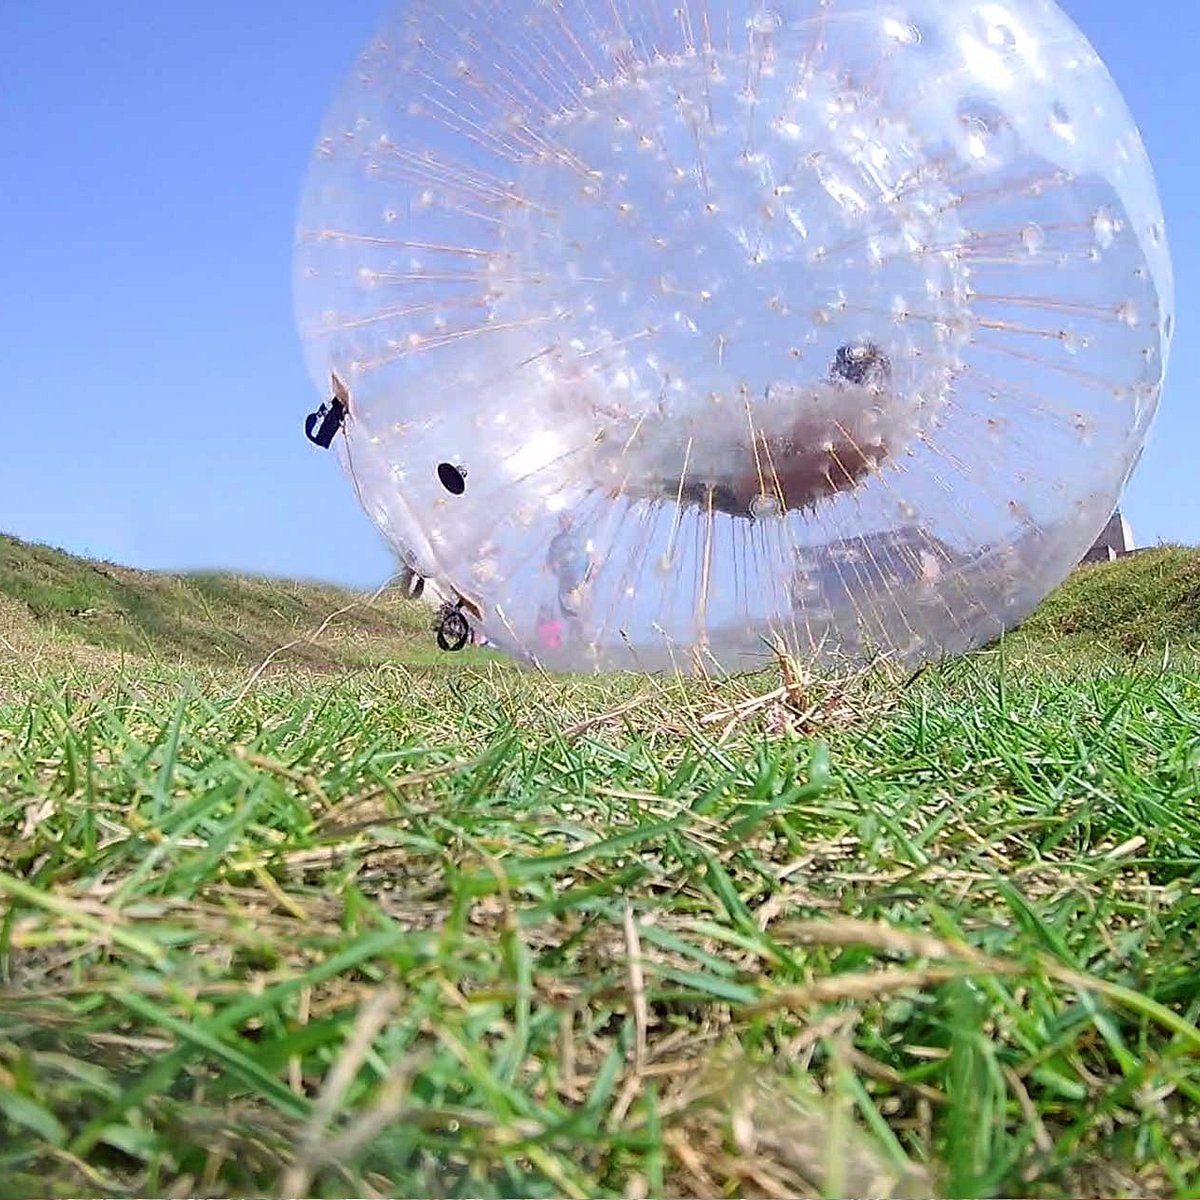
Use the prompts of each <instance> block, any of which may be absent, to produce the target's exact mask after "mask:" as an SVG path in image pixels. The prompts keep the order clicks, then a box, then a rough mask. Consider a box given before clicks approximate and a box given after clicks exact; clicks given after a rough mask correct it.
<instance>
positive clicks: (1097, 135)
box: [296, 0, 1173, 670]
mask: <svg viewBox="0 0 1200 1200" xmlns="http://www.w3.org/2000/svg"><path fill="white" fill-rule="evenodd" d="M296 290H297V302H298V319H299V323H300V328H301V331H302V335H303V338H304V343H305V347H306V353H307V356H308V363H309V367H310V370H311V373H312V376H313V379H314V382H315V383H316V385H317V386H318V387H319V388H320V389H322V391H323V392H325V394H326V395H328V391H327V389H329V388H330V387H331V386H333V387H336V388H338V389H341V392H342V394H343V395H344V396H345V397H346V409H347V413H346V418H345V423H344V426H343V428H342V433H343V435H344V436H340V437H339V438H338V439H337V442H336V445H337V449H338V453H339V454H340V455H341V456H342V459H343V463H344V467H345V470H346V471H347V473H348V475H349V476H350V480H351V482H352V485H353V487H354V488H355V490H356V492H357V495H358V496H359V498H360V499H361V502H362V504H363V506H364V508H365V509H366V512H367V513H368V514H369V515H370V517H371V518H372V519H373V520H374V521H375V522H376V523H377V524H378V526H379V527H380V529H381V530H382V531H383V532H384V533H385V534H386V535H387V536H388V537H389V538H390V539H391V540H392V541H393V542H394V544H395V545H396V546H397V548H398V549H399V550H400V551H401V553H402V554H403V555H404V556H405V558H406V560H407V562H408V564H409V566H410V567H411V568H412V569H413V570H414V571H416V572H417V573H419V574H420V575H421V576H423V577H424V578H427V579H428V580H430V581H431V583H432V584H433V585H434V587H435V590H436V592H437V594H439V595H441V596H443V597H449V598H450V601H451V604H452V606H453V607H455V608H456V609H457V610H458V612H459V613H460V614H461V615H462V617H464V618H465V620H466V621H467V623H468V624H469V625H471V626H473V627H475V628H476V630H477V632H479V633H481V634H482V635H484V636H486V637H487V638H488V639H490V640H491V641H492V642H493V643H494V644H496V645H497V646H499V647H501V648H503V649H505V650H507V651H509V652H510V653H512V654H514V655H517V656H520V657H522V658H524V659H526V660H534V661H536V662H538V663H541V664H542V665H544V666H545V667H547V668H550V669H565V670H578V669H586V668H612V667H630V668H634V669H645V670H649V669H661V668H663V667H670V666H672V665H675V666H686V665H687V664H696V663H700V664H702V665H708V666H716V667H720V668H727V669H731V670H740V669H752V668H755V667H757V666H760V665H762V664H763V663H764V661H766V660H767V659H768V658H769V657H770V656H771V655H772V654H774V653H777V652H779V651H780V650H784V651H786V652H789V653H792V654H795V655H799V656H802V657H804V658H806V659H810V660H822V659H827V658H831V657H843V656H847V655H850V656H859V655H863V654H868V653H869V654H876V653H885V654H891V655H892V656H894V657H895V658H897V659H900V660H903V661H909V662H912V661H917V660H920V659H923V658H928V657H932V656H940V655H945V654H953V653H958V652H961V651H963V650H966V649H969V648H971V647H973V646H976V645H979V644H981V643H983V642H986V641H988V640H990V639H992V638H994V637H995V636H996V635H997V634H999V633H1000V632H1001V631H1003V630H1004V629H1007V628H1011V627H1012V626H1013V625H1015V624H1017V623H1019V622H1020V621H1021V620H1022V619H1023V618H1024V617H1025V616H1026V615H1027V614H1028V613H1029V612H1030V611H1031V610H1032V609H1033V607H1034V606H1035V605H1036V604H1037V603H1038V602H1039V601H1040V600H1041V599H1042V597H1043V596H1045V594H1046V593H1047V592H1048V591H1050V590H1051V589H1052V588H1053V587H1054V586H1055V585H1056V584H1058V583H1059V582H1060V581H1061V580H1062V579H1063V578H1064V577H1065V576H1066V575H1067V573H1068V572H1069V571H1070V569H1071V568H1072V567H1073V565H1074V564H1076V563H1077V562H1078V561H1079V559H1080V558H1081V557H1082V555H1083V554H1084V553H1085V552H1086V551H1087V549H1088V547H1089V545H1090V544H1091V543H1092V541H1093V540H1094V539H1095V537H1096V536H1097V534H1098V533H1099V531H1100V530H1101V528H1102V527H1103V526H1104V524H1105V522H1106V521H1107V520H1108V518H1109V517H1110V515H1111V514H1112V512H1113V510H1114V508H1115V506H1116V504H1117V501H1118V499H1119V496H1120V493H1121V491H1122V489H1123V487H1124V485H1125V483H1126V481H1127V479H1128V477H1129V475H1130V472H1131V470H1132V469H1133V466H1134V464H1135V463H1136V461H1137V459H1138V456H1139V453H1140V451H1141V448H1142V445H1143V441H1144V439H1145V436H1146V433H1147V430H1148V427H1149V425H1150V423H1151V421H1152V419H1153V417H1154V414H1155V410H1156V408H1157V405H1158V401H1159V395H1160V391H1161V388H1162V384H1163V377H1164V371H1165V368H1166V362H1167V354H1168V348H1169V344H1170V340H1171V333H1172V311H1173V284H1172V274H1171V262H1170V257H1169V253H1168V249H1167V242H1166V237H1165V234H1164V229H1163V219H1162V211H1161V207H1160V202H1159V199H1158V195H1157V192H1156V187H1155V181H1154V178H1153V173H1152V170H1151V166H1150V163H1149V162H1148V160H1147V156H1146V152H1145V149H1144V147H1143V144H1142V142H1141V140H1140V138H1139V136H1138V132H1137V130H1136V128H1135V126H1134V123H1133V120H1132V118H1131V116H1130V114H1129V112H1128V110H1127V108H1126V106H1125V104H1124V103H1123V101H1122V98H1121V95H1120V94H1119V92H1118V89H1117V87H1116V85H1115V84H1114V82H1113V80H1112V78H1111V77H1110V75H1109V74H1108V72H1107V70H1106V69H1105V67H1104V65H1103V63H1102V62H1101V61H1100V59H1099V58H1098V57H1097V55H1096V52H1095V51H1094V50H1093V49H1092V47H1091V46H1090V45H1089V44H1088V42H1087V40H1086V39H1085V38H1084V36H1083V34H1081V33H1080V31H1079V30H1078V29H1077V28H1076V27H1075V26H1074V25H1073V24H1072V23H1071V21H1070V20H1069V19H1068V18H1067V17H1066V16H1065V15H1064V14H1063V13H1062V12H1061V11H1060V10H1059V9H1058V8H1057V7H1055V5H1054V4H1052V3H1050V2H1049V0H1005V2H1002V3H1001V2H995V3H993V2H988V0H879V2H876V3H871V2H870V0H865V2H864V0H853V2H851V0H779V2H778V3H774V4H770V5H765V6H764V5H761V4H757V3H744V2H741V0H669V2H668V0H437V2H436V3H432V2H430V3H423V2H421V3H411V4H408V5H405V6H404V7H402V8H401V9H400V10H399V11H398V12H397V13H396V14H395V16H394V18H393V19H392V20H391V21H390V23H389V24H388V25H387V27H386V28H385V29H384V31H383V32H382V33H381V35H380V36H378V37H377V38H376V39H375V40H374V41H373V42H372V43H371V45H370V46H369V48H368V49H367V50H366V52H365V53H364V54H363V56H362V57H361V59H360V60H359V62H358V63H357V65H356V66H355V68H354V70H353V72H352V74H351V75H350V77H349V79H348V81H347V82H346V85H345V87H344V90H343V91H342V93H341V95H340V96H339V97H338V98H337V100H336V102H335V103H334V104H333V107H332V109H331V111H330V112H329V115H328V118H327V120H326V123H325V126H324V129H323V131H322V132H321V134H320V138H319V144H318V146H317V149H316V153H315V157H314V160H313V163H312V167H311V172H310V175H309V178H308V181H307V187H306V191H305V193H304V197H303V202H302V210H301V216H300V225H299V233H298V243H297V263H296Z"/></svg>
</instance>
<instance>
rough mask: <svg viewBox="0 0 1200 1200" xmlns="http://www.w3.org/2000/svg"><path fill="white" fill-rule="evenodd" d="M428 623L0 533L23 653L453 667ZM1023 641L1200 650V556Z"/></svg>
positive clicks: (1074, 595) (1080, 590)
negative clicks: (274, 656) (98, 557)
mask: <svg viewBox="0 0 1200 1200" xmlns="http://www.w3.org/2000/svg"><path fill="white" fill-rule="evenodd" d="M342 610H345V611H342ZM333 614H337V616H336V617H335V618H334V619H333V620H330V617H331V616H332V615H333ZM325 622H328V624H327V625H325V628H324V629H322V632H321V636H320V637H319V638H313V637H312V636H311V635H312V634H313V633H314V632H315V631H316V630H317V629H319V628H321V626H322V625H323V624H324V623H325ZM429 625H430V615H429V611H428V609H427V607H425V606H423V605H420V604H417V603H414V602H412V601H409V600H407V599H406V598H404V597H403V596H402V595H401V594H399V593H398V592H385V593H384V594H383V595H381V596H380V597H378V598H375V599H372V598H371V597H369V596H368V595H365V594H360V593H355V592H351V591H348V590H346V589H344V588H339V587H336V586H333V585H330V584H323V583H304V582H297V581H292V580H276V579H268V578H258V577H252V576H246V575H237V574H232V573H227V572H215V571H214V572H199V573H181V574H175V573H166V572H156V571H140V570H134V569H131V568H128V567H122V566H118V565H114V564H111V563H103V562H95V561H92V560H89V559H84V558H79V557H77V556H75V555H72V554H67V553H66V552H64V551H61V550H56V549H52V548H50V547H48V546H41V545H33V544H30V543H27V542H22V541H19V540H17V539H15V538H11V537H6V536H4V535H0V636H3V637H4V638H5V639H6V640H7V641H8V642H9V644H10V646H11V647H13V648H14V649H16V648H17V646H18V644H20V643H26V644H34V645H37V646H39V647H43V646H44V645H45V643H46V640H47V638H49V639H50V640H51V642H52V643H53V644H55V645H58V646H60V647H68V646H72V645H76V646H79V645H82V646H85V647H91V648H93V649H94V650H96V651H100V652H105V651H107V652H118V653H124V654H130V655H135V656H148V657H151V658H157V659H164V660H168V661H179V660H184V661H193V662H198V663H204V664H207V665H212V666H221V665H227V666H244V665H246V664H247V663H252V662H259V661H261V660H262V659H263V658H264V657H265V656H267V655H268V654H271V653H272V652H273V651H277V650H279V648H280V647H282V646H285V645H288V644H289V643H292V642H295V643H296V644H295V645H289V646H288V649H287V650H286V651H285V652H284V653H283V654H281V655H279V656H278V661H279V662H280V663H281V664H287V665H289V666H291V667H293V668H295V667H307V668H310V669H316V670H330V669H337V668H340V667H355V666H370V665H372V664H376V663H380V662H396V661H401V662H407V663H421V662H427V661H433V660H435V659H437V658H439V657H441V658H443V659H444V656H439V654H438V651H437V650H436V647H435V646H434V644H433V639H432V637H431V634H430V630H429ZM30 639H32V641H30ZM1018 641H1019V642H1020V644H1021V645H1022V646H1024V647H1025V648H1027V649H1030V650H1036V649H1038V648H1039V647H1040V646H1042V645H1045V646H1046V648H1051V647H1053V648H1055V649H1065V650H1084V651H1101V652H1103V651H1111V652H1115V653H1117V654H1130V653H1135V652H1139V651H1155V650H1158V649H1161V648H1163V647H1164V646H1168V645H1170V646H1173V647H1177V648H1185V649H1186V648H1191V647H1193V646H1196V645H1200V550H1197V549H1193V548H1188V547H1181V546H1164V547H1160V548H1156V549H1153V550H1146V551H1142V552H1141V553H1139V554H1135V555H1131V556H1129V557H1127V558H1124V559H1121V560H1118V561H1117V562H1112V563H1101V564H1098V565H1095V566H1088V567H1081V568H1080V569H1079V570H1077V571H1075V572H1074V573H1073V574H1072V576H1071V578H1070V579H1068V580H1067V581H1066V583H1065V584H1064V585H1063V586H1062V587H1061V588H1059V589H1058V590H1057V591H1055V592H1054V593H1053V594H1052V595H1051V596H1050V597H1049V598H1048V599H1047V600H1046V602H1045V603H1044V604H1043V605H1042V606H1041V608H1039V609H1038V611H1037V612H1036V613H1035V614H1034V615H1033V617H1031V618H1030V620H1029V621H1027V622H1026V623H1025V625H1024V626H1023V627H1022V628H1021V630H1020V632H1019V635H1018Z"/></svg>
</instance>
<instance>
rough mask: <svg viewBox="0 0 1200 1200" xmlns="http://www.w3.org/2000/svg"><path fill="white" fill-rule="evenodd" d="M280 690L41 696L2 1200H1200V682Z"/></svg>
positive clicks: (15, 671)
mask: <svg viewBox="0 0 1200 1200" xmlns="http://www.w3.org/2000/svg"><path fill="white" fill-rule="evenodd" d="M245 682H246V673H245V672H221V671H218V670H210V671H208V672H207V674H200V675H198V674H196V673H195V672H190V673H189V672H184V671H180V670H178V669H175V668H166V667H160V668H157V669H155V668H153V667H147V666H145V665H144V664H143V665H141V666H139V668H138V669H137V670H136V671H133V670H129V671H127V672H126V673H125V674H124V675H120V674H113V673H111V672H99V671H97V670H95V669H94V668H92V669H88V668H70V667H62V668H60V669H59V670H58V671H57V673H55V674H54V675H53V676H51V677H46V678H36V677H35V672H33V671H31V670H29V669H28V668H23V667H21V666H17V665H10V666H9V667H8V668H7V670H6V671H5V674H4V678H3V681H2V682H0V688H2V689H3V694H4V696H5V700H4V702H3V704H2V705H0V780H2V781H3V782H2V783H0V796H2V797H3V799H2V801H0V839H3V840H2V841H0V872H2V873H0V892H2V893H3V894H4V896H5V898H6V901H5V903H6V905H7V915H6V916H5V917H4V919H3V922H2V924H0V1130H2V1133H0V1195H3V1196H13V1197H16V1196H43V1195H72V1196H84V1195H97V1196H100V1195H103V1196H124V1195H131V1196H132V1195H160V1194H172V1195H188V1196H194V1195H239V1194H257V1195H263V1194H266V1195H271V1194H278V1195H321V1196H351V1195H353V1196H363V1195H389V1196H390V1195H462V1196H562V1195H571V1196H593V1195H614V1196H620V1195H627V1194H650V1195H663V1194H674V1195H697V1196H699V1195H718V1194H742V1195H760V1196H775V1195H799V1194H811V1195H818V1194H825V1195H928V1194H933V1193H936V1194H942V1195H948V1196H951V1195H952V1196H1017V1195H1037V1196H1053V1195H1073V1196H1074V1195H1085V1194H1093V1195H1094V1194H1104V1195H1113V1196H1116V1195H1163V1196H1166V1195H1185V1194H1197V1191H1198V1187H1197V1180H1198V1179H1200V1175H1198V1173H1197V1163H1198V1159H1200V1137H1198V1135H1197V1132H1196V1130H1197V1128H1198V1127H1200V1124H1198V1122H1197V1113H1198V1108H1197V1099H1198V1098H1200V1029H1198V1028H1197V1024H1196V1022H1197V1020H1198V1018H1200V937H1198V912H1200V888H1198V887H1197V880H1198V878H1200V848H1198V846H1197V837H1196V828H1197V818H1198V817H1200V799H1198V797H1200V735H1198V733H1197V730H1198V729H1200V673H1197V672H1195V671H1194V670H1193V669H1191V668H1190V667H1189V668H1184V669H1175V668H1173V667H1171V666H1170V665H1169V664H1168V666H1167V668H1166V669H1163V668H1161V667H1159V666H1136V665H1131V664H1124V665H1121V666H1119V667H1110V668H1105V667H1096V666H1092V667H1088V668H1085V669H1082V670H1081V669H1080V668H1078V667H1070V666H1068V665H1064V666H1061V667H1058V668H1056V667H1054V666H1050V667H1045V668H1042V669H1040V670H1033V669H1031V668H1030V667H1029V666H1028V664H1027V663H1022V664H1020V665H1018V666H1013V665H1012V664H1011V663H1010V664H1008V665H1006V664H1005V662H1004V655H1002V654H1001V653H999V652H989V653H987V654H984V655H980V656H977V657H976V658H974V659H971V660H967V661H964V662H960V663H955V664H950V665H947V666H944V667H940V668H935V669H931V670H929V671H926V672H924V673H922V674H921V675H920V676H919V677H918V678H916V679H915V680H911V679H909V680H905V679H904V678H903V677H898V676H895V675H893V674H891V673H889V672H887V671H882V670H880V671H876V672H873V673H869V674H866V675H862V676H858V677H855V678H851V679H845V680H842V681H840V682H836V681H806V680H803V679H800V678H796V677H792V678H790V679H789V680H788V682H789V683H790V687H788V688H785V689H782V690H780V678H779V677H778V675H776V676H775V677H774V678H760V679H755V680H743V681H735V682H732V683H727V684H724V685H721V686H719V687H718V686H714V685H710V684H707V683H703V682H696V681H692V682H686V683H685V682H682V681H671V680H657V681H649V682H644V681H637V680H633V679H625V678H621V679H613V680H596V681H584V682H580V681H558V682H548V681H544V680H539V679H537V678H536V677H531V676H530V675H528V674H525V673H521V672H518V671H514V670H512V669H505V668H500V667H495V666H492V667H489V666H476V667H471V668H468V669H465V670H462V671H459V672H456V673H453V674H435V673H433V672H429V671H413V670H409V669H408V668H406V667H401V666H378V667H375V668H372V669H370V670H361V671H358V672H354V673H349V674H343V675H337V676H328V675H326V676H320V675H317V676H313V675H309V676H299V675H297V676H294V677H293V676H289V675H280V676H275V677H272V678H270V679H267V680H260V681H259V682H258V683H257V684H256V685H255V686H254V687H253V688H252V689H250V690H249V692H245ZM772 692H774V693H775V695H774V698H768V699H766V700H764V701H762V702H761V703H759V702H756V701H755V697H761V696H768V697H769V696H770V694H771V693H772ZM243 693H245V694H243Z"/></svg>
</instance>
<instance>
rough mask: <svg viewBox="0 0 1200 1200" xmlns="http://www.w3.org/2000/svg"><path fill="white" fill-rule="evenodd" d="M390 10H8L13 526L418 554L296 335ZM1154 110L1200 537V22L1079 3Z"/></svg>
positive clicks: (298, 549) (372, 567) (6, 360)
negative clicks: (334, 129)
mask: <svg viewBox="0 0 1200 1200" xmlns="http://www.w3.org/2000/svg"><path fill="white" fill-rule="evenodd" d="M388 7H389V5H388V0H336V2H334V3H330V2H329V0H321V2H318V0H287V2H286V3H284V2H283V0H274V2H272V0H252V2H247V0H205V2H204V3H198V2H193V0H168V2H165V3H164V2H163V0H153V2H152V0H109V2H107V3H101V2H99V0H70V2H63V0H0V153H2V155H3V157H2V159H0V161H2V162H3V167H2V168H0V170H2V171H3V175H2V177H0V281H2V283H3V294H2V296H0V368H2V373H0V379H2V380H3V387H4V395H3V399H2V401H0V406H2V411H3V416H2V418H0V419H2V421H3V428H4V434H5V436H4V441H3V443H2V444H0V530H4V531H6V532H10V533H14V534H16V535H18V536H20V537H24V538H27V539H30V540H34V541H43V542H49V543H52V544H54V545H59V546H62V547H65V548H67V549H70V550H74V551H77V552H80V553H86V554H92V555H97V556H100V557H105V558H109V559H112V560H115V561H119V562H125V563H129V564H132V565H136V566H144V567H167V568H190V567H209V566H221V567H231V568H238V569H243V570H250V571H261V572H268V573H272V574H282V575H292V576H304V577H319V578H325V579H332V580H338V581H343V582H346V583H350V584H354V585H359V586H370V585H372V584H374V583H377V582H380V581H382V579H383V578H384V577H386V575H387V574H388V572H389V571H390V570H391V565H392V560H391V557H390V555H389V554H388V552H387V550H386V549H385V547H384V545H383V543H382V542H381V541H380V539H379V538H378V536H377V535H376V534H375V532H374V530H373V529H372V527H371V526H370V524H369V523H368V521H367V518H366V517H365V516H364V515H363V514H362V513H361V512H360V510H359V508H358V506H357V504H356V502H355V500H354V498H353V495H352V492H351V489H350V487H349V485H348V483H347V482H346V481H345V479H344V478H343V476H342V475H341V472H340V470H339V469H338V467H337V464H336V462H335V461H334V459H333V456H332V455H323V454H321V453H320V452H319V451H316V450H315V449H313V448H312V447H310V446H309V445H308V443H307V442H306V441H305V440H304V437H303V433H302V429H301V426H302V422H303V418H304V415H305V414H306V413H307V412H309V411H310V410H311V409H312V408H313V407H315V401H316V399H317V398H316V396H315V395H314V393H313V391H312V387H311V384H310V381H309V379H308V376H307V374H306V372H305V370H304V365H303V362H302V359H301V353H300V347H299V344H298V341H297V337H296V334H295V332H294V328H293V318H292V301H291V252H292V234H293V226H294V217H295V209H296V204H297V200H298V196H299V190H300V187H301V182H302V179H303V176H304V173H305V170H306V166H307V161H308V156H309V152H310V149H311V146H312V143H313V140H314V138H315V135H316V131H317V128H318V125H319V122H320V119H321V116H322V114H323V111H324V108H325V106H326V104H327V102H328V101H329V100H330V98H331V97H332V95H333V93H334V91H335V89H336V88H337V87H338V86H339V85H340V83H341V80H342V78H343V76H344V74H345V73H346V71H347V70H348V69H349V67H350V66H351V65H352V63H353V59H354V57H355V55H356V54H357V53H358V51H359V50H360V49H361V47H362V46H363V44H364V43H365V42H366V40H367V39H368V38H369V37H370V36H371V34H372V33H373V32H374V30H375V29H376V27H377V25H378V23H379V21H380V19H381V18H382V16H383V15H384V13H385V11H386V9H387V8H388ZM1065 7H1066V8H1067V10H1068V11H1069V12H1070V13H1071V15H1072V16H1073V17H1074V18H1075V19H1076V21H1078V22H1079V23H1080V24H1081V25H1082V26H1083V27H1084V29H1085V30H1086V32H1087V33H1088V35H1089V36H1090V37H1091V39H1092V41H1093V42H1094V43H1095V45H1096V46H1097V48H1098V50H1099V51H1100V53H1101V55H1102V56H1103V57H1104V58H1105V59H1106V61H1107V62H1108V65H1109V68H1110V69H1111V70H1112V72H1113V74H1114V75H1115V76H1116V78H1117V81H1118V83H1119V84H1120V86H1121V87H1122V89H1123V90H1124V92H1125V95H1126V98H1127V100H1128V102H1129V104H1130V106H1131V108H1132V109H1133V111H1134V114H1135V116H1136V117H1137V119H1138V123H1139V125H1140V127H1141V129H1142V133H1143V136H1144V137H1145V140H1146V143H1147V145H1148V147H1149V150H1150V154H1151V157H1152V158H1153V160H1154V162H1155V164H1156V169H1157V172H1158V177H1159V184H1160V188H1161V191H1162V195H1163V201H1164V205H1165V207H1166V213H1167V224H1168V231H1169V236H1170V238H1171V242H1172V250H1173V252H1174V256H1175V270H1176V283H1177V300H1176V304H1177V328H1178V333H1177V335H1176V341H1175V350H1174V356H1173V359H1172V364H1171V374H1170V382H1169V384H1168V388H1167V392H1166V396H1165V398H1164V402H1163V407H1162V409H1161V412H1160V417H1159V421H1158V424H1157V426H1156V427H1155V429H1154V432H1153V434H1152V437H1151V441H1150V444H1149V448H1148V449H1147V451H1146V455H1145V458H1144V459H1143V461H1142V465H1141V467H1140V469H1139V471H1138V473H1137V475H1136V476H1135V478H1134V481H1133V483H1132V485H1131V487H1130V491H1129V493H1128V496H1127V498H1126V501H1125V505H1124V507H1125V511H1126V513H1127V514H1128V516H1129V517H1130V519H1131V521H1132V523H1133V526H1134V532H1135V534H1136V536H1137V537H1138V539H1139V541H1140V542H1142V543H1143V544H1145V543H1151V542H1155V541H1159V540H1171V541H1185V542H1192V543H1200V503H1198V501H1200V468H1198V467H1197V459H1196V455H1197V452H1198V451H1200V407H1198V406H1197V403H1196V401H1195V398H1194V387H1195V383H1196V380H1197V379H1198V378H1200V345H1198V343H1197V341H1196V336H1195V332H1194V329H1195V327H1194V323H1193V317H1194V314H1196V313H1197V312H1198V311H1200V281H1198V276H1197V271H1198V269H1200V234H1198V233H1197V210H1198V209H1200V143H1198V141H1197V136H1196V123H1195V122H1196V116H1195V114H1196V112H1197V111H1200V71H1198V70H1197V65H1196V61H1197V60H1196V46H1197V44H1198V43H1200V3H1198V2H1197V0H1142V2H1141V3H1138V4H1131V3H1128V2H1126V0H1066V4H1065Z"/></svg>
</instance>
